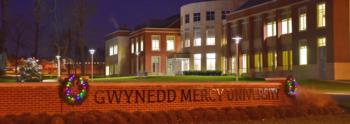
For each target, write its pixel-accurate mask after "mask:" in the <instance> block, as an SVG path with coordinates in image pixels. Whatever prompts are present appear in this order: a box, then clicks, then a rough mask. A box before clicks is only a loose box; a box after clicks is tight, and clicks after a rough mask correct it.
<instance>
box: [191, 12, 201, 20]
mask: <svg viewBox="0 0 350 124" xmlns="http://www.w3.org/2000/svg"><path fill="white" fill-rule="evenodd" d="M193 21H194V22H199V21H201V13H193Z"/></svg>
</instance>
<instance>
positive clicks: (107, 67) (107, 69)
mask: <svg viewBox="0 0 350 124" xmlns="http://www.w3.org/2000/svg"><path fill="white" fill-rule="evenodd" d="M109 75H110V73H109V66H108V65H107V66H106V76H109Z"/></svg>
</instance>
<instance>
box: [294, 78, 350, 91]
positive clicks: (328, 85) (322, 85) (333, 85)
mask: <svg viewBox="0 0 350 124" xmlns="http://www.w3.org/2000/svg"><path fill="white" fill-rule="evenodd" d="M298 82H299V84H300V86H302V87H306V88H311V89H315V90H319V91H321V92H332V93H350V83H349V84H347V83H339V82H337V81H320V80H301V81H298Z"/></svg>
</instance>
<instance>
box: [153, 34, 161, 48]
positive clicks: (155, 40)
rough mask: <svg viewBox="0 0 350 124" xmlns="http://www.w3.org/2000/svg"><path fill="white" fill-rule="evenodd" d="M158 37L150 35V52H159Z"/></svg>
mask: <svg viewBox="0 0 350 124" xmlns="http://www.w3.org/2000/svg"><path fill="white" fill-rule="evenodd" d="M159 37H160V36H159V35H152V51H159V50H160V48H159V40H160V38H159Z"/></svg>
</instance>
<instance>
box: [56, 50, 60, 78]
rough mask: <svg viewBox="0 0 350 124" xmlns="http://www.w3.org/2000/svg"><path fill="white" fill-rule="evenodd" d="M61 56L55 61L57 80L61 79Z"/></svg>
mask: <svg viewBox="0 0 350 124" xmlns="http://www.w3.org/2000/svg"><path fill="white" fill-rule="evenodd" d="M60 58H61V56H60V55H57V56H56V59H57V78H58V79H60V77H61V61H60Z"/></svg>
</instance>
